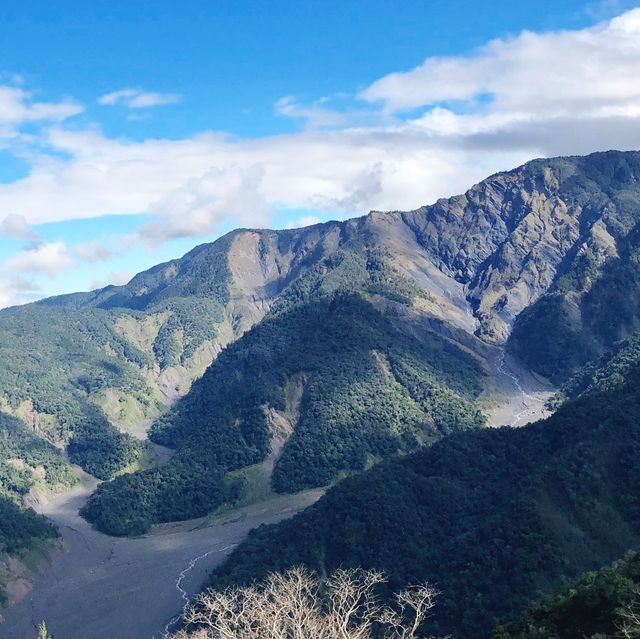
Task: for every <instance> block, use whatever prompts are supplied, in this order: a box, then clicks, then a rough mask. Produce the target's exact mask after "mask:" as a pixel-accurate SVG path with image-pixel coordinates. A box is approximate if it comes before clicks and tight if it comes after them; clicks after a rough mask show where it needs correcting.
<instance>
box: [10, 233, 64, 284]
mask: <svg viewBox="0 0 640 639" xmlns="http://www.w3.org/2000/svg"><path fill="white" fill-rule="evenodd" d="M71 264H72V260H71V256H70V255H69V250H68V248H67V246H66V245H65V244H64V242H50V243H48V244H44V243H34V244H33V245H32V246H29V247H27V248H26V249H24V250H23V251H20V253H17V254H16V255H13V256H12V257H10V258H9V259H8V260H6V262H5V263H4V264H3V265H2V269H1V273H2V274H3V275H6V276H9V277H13V278H19V277H22V276H24V275H25V274H38V273H40V274H45V275H48V276H50V277H52V276H53V275H55V274H56V273H58V272H60V271H63V270H65V269H67V268H69V266H71Z"/></svg>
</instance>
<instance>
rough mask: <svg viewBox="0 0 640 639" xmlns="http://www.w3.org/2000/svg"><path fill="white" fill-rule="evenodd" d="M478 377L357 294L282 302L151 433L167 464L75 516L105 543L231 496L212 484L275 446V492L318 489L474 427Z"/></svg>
mask: <svg viewBox="0 0 640 639" xmlns="http://www.w3.org/2000/svg"><path fill="white" fill-rule="evenodd" d="M485 375H486V373H485V372H484V370H483V368H482V365H481V363H480V361H479V360H478V359H477V358H476V357H475V356H473V355H471V354H469V353H468V352H466V351H464V350H462V349H461V348H460V347H458V346H456V345H455V344H454V343H452V342H450V341H448V340H446V339H444V338H442V337H440V336H439V335H437V334H436V333H433V332H430V331H427V332H424V333H423V334H422V335H421V336H420V338H416V337H414V336H413V335H411V334H409V333H406V332H404V331H403V330H401V329H400V328H398V326H396V324H394V322H393V321H392V320H391V319H390V318H389V317H387V316H386V315H384V314H383V313H381V312H380V311H378V310H376V308H374V306H373V305H372V304H371V303H369V302H367V301H365V300H364V299H363V298H362V297H360V296H357V295H341V294H336V295H331V296H329V297H325V298H322V299H318V300H316V301H313V302H308V303H306V304H300V305H296V304H293V305H291V306H290V308H288V310H281V311H280V312H278V313H276V314H274V315H273V316H271V317H268V318H267V319H266V320H264V321H263V322H262V323H261V324H259V325H258V326H257V327H256V328H254V329H253V330H251V331H249V332H248V333H246V334H245V335H244V336H243V337H242V338H241V339H239V340H238V341H237V342H235V343H234V344H233V345H231V346H229V347H228V348H227V349H225V350H224V351H223V352H222V353H221V355H220V356H219V357H218V359H217V360H216V362H215V363H214V364H213V365H212V366H211V367H210V368H209V369H208V370H207V372H206V373H205V375H204V376H203V377H202V378H201V379H199V380H197V381H196V382H195V383H194V385H193V387H192V389H191V391H190V393H189V394H188V395H187V396H186V397H185V398H184V399H182V400H181V401H179V402H178V403H177V404H176V406H175V408H174V409H172V410H171V411H170V412H169V413H167V414H166V415H165V416H163V417H162V418H161V419H160V420H159V421H158V422H156V423H155V424H154V426H153V429H152V438H153V439H154V440H155V441H157V442H159V443H163V444H166V445H171V446H174V447H176V448H177V450H178V452H177V454H176V456H175V457H174V458H173V459H172V460H171V461H170V462H169V463H168V464H167V465H166V466H163V467H162V468H160V469H153V470H149V471H143V472H142V473H137V474H135V475H128V476H124V477H120V478H118V479H117V480H115V481H113V482H111V483H109V484H103V485H102V486H100V488H99V489H98V491H97V492H96V494H95V495H94V496H93V497H92V498H91V500H90V501H89V503H88V505H87V507H86V508H85V511H84V514H85V516H86V517H88V518H89V519H90V520H91V521H93V522H94V523H95V524H96V525H97V526H98V527H99V528H100V529H101V530H104V531H106V532H109V533H112V534H127V533H140V532H144V531H145V530H146V529H147V528H148V526H149V525H150V524H151V523H153V522H157V521H167V520H171V519H181V518H187V517H194V516H200V515H203V514H205V513H206V512H208V511H210V510H211V509H212V508H213V507H215V506H216V505H218V504H219V503H221V502H222V501H223V500H224V499H228V498H229V497H230V496H233V495H234V494H236V491H237V490H241V486H240V487H237V488H235V489H231V488H230V487H229V480H224V479H223V474H224V473H225V472H228V471H230V470H234V469H238V468H242V467H245V466H249V465H251V464H256V463H258V462H261V461H263V460H264V459H265V458H266V457H267V455H268V454H269V453H270V452H271V450H272V448H273V447H274V446H275V445H276V444H275V442H276V441H277V442H279V444H280V446H282V451H281V453H280V455H279V456H278V459H277V462H276V464H275V468H274V471H273V476H272V485H273V488H274V489H275V490H276V491H278V492H291V491H298V490H302V489H305V488H310V487H315V486H323V485H325V484H328V483H329V482H331V481H332V480H333V479H335V478H336V476H337V475H338V474H339V473H343V472H349V471H354V470H362V469H363V468H365V467H366V466H367V465H369V464H370V463H372V462H373V461H375V460H379V459H381V458H384V457H388V456H389V455H392V454H395V453H397V452H403V453H404V452H409V451H411V450H415V449H416V448H417V447H419V446H421V445H425V444H429V443H432V442H433V441H436V440H437V439H439V438H441V437H442V436H444V435H447V434H449V433H453V432H457V431H460V430H466V429H471V428H477V427H479V426H482V425H483V423H484V419H483V417H482V415H481V414H480V412H479V411H478V410H477V409H476V408H475V407H474V404H473V401H474V399H476V398H477V397H478V395H479V394H480V393H481V392H482V390H483V387H484V377H485ZM230 491H231V492H230Z"/></svg>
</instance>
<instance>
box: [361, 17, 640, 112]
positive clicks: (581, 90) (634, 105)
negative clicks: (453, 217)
mask: <svg viewBox="0 0 640 639" xmlns="http://www.w3.org/2000/svg"><path fill="white" fill-rule="evenodd" d="M639 68H640V9H635V10H632V11H629V12H627V13H625V14H623V15H621V16H619V17H616V18H614V19H612V20H610V21H608V22H604V23H601V24H599V25H597V26H595V27H592V28H588V29H583V30H577V31H556V32H547V33H532V32H530V31H525V32H523V33H521V34H520V35H518V36H515V37H511V38H507V39H497V40H493V41H492V42H490V43H488V44H487V45H485V46H483V47H481V48H479V49H478V50H476V51H475V52H473V53H472V54H470V55H467V56H449V57H431V58H427V59H426V60H425V61H424V62H423V63H422V64H421V65H420V66H418V67H416V68H415V69H413V70H411V71H407V72H400V73H392V74H390V75H387V76H385V77H383V78H381V79H379V80H377V81H376V82H374V83H373V84H372V85H371V86H369V87H368V88H366V89H365V90H364V91H363V92H362V93H361V97H362V98H363V99H365V100H367V101H371V102H381V103H383V104H384V106H385V107H386V108H387V109H388V110H392V111H402V110H409V109H414V108H417V107H423V106H429V105H436V104H438V103H442V102H452V101H458V102H462V103H464V105H465V107H467V108H472V109H474V110H479V111H480V112H486V111H489V112H498V113H502V114H507V113H508V114H510V115H511V116H512V117H513V118H515V119H521V118H523V117H526V116H534V115H537V116H539V115H540V114H541V113H543V114H544V115H546V116H549V115H567V114H573V113H575V112H576V111H577V112H578V113H579V114H585V115H587V114H589V115H602V116H605V117H608V116H623V115H632V116H635V117H637V116H638V115H639V114H640V83H639V82H638V69H639ZM483 105H486V107H487V108H486V109H483V108H482V107H483Z"/></svg>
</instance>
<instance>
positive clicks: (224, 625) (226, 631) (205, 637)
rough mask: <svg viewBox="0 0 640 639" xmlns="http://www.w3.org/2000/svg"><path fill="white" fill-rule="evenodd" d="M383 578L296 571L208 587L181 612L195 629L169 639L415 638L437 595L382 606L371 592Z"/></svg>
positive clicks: (405, 596)
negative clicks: (222, 587)
mask: <svg viewBox="0 0 640 639" xmlns="http://www.w3.org/2000/svg"><path fill="white" fill-rule="evenodd" d="M385 581H386V577H385V575H384V574H383V573H381V572H378V571H375V570H337V571H336V572H334V573H333V574H332V575H331V576H330V577H329V578H328V579H326V580H321V579H319V578H318V576H317V575H316V574H315V573H312V572H309V571H307V570H306V569H304V568H294V569H292V570H289V571H288V572H286V573H284V574H279V573H272V574H270V575H269V576H268V577H267V578H266V579H265V580H264V581H263V582H261V583H259V584H257V585H254V586H249V587H243V588H241V587H231V588H226V589H225V590H221V591H215V590H208V591H207V592H205V593H202V594H201V595H200V596H199V597H198V598H197V599H196V600H195V601H194V603H193V604H192V605H191V606H189V608H188V609H187V611H186V612H185V615H184V621H185V623H186V624H187V625H188V626H189V627H194V628H195V629H194V630H181V631H179V632H178V633H177V634H175V635H173V639H370V638H371V637H373V636H376V637H383V638H384V639H419V638H420V637H421V636H422V635H420V634H419V633H420V629H421V627H422V625H423V623H424V621H425V619H426V618H427V616H428V615H429V613H430V611H431V610H432V608H433V607H434V605H435V598H436V594H437V593H436V592H435V590H434V589H433V588H431V587H430V586H427V585H420V586H416V587H413V588H409V589H407V590H403V591H402V592H399V593H398V594H397V595H396V598H395V604H394V605H392V606H387V605H384V604H383V603H382V602H381V601H380V600H379V598H378V596H377V594H376V590H377V587H378V586H379V584H382V583H384V582H385Z"/></svg>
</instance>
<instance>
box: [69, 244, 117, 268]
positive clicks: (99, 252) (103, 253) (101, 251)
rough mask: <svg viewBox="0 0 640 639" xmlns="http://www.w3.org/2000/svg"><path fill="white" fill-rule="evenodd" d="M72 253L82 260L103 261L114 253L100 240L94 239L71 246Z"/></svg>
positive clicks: (90, 261)
mask: <svg viewBox="0 0 640 639" xmlns="http://www.w3.org/2000/svg"><path fill="white" fill-rule="evenodd" d="M73 253H74V254H75V256H76V257H78V258H79V259H80V260H82V261H83V262H89V263H93V262H104V261H105V260H108V259H110V258H111V257H113V255H114V253H113V251H112V250H111V249H109V248H107V247H106V246H105V245H104V244H102V243H101V242H99V241H97V240H95V241H93V242H85V243H82V244H76V245H75V246H74V247H73Z"/></svg>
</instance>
